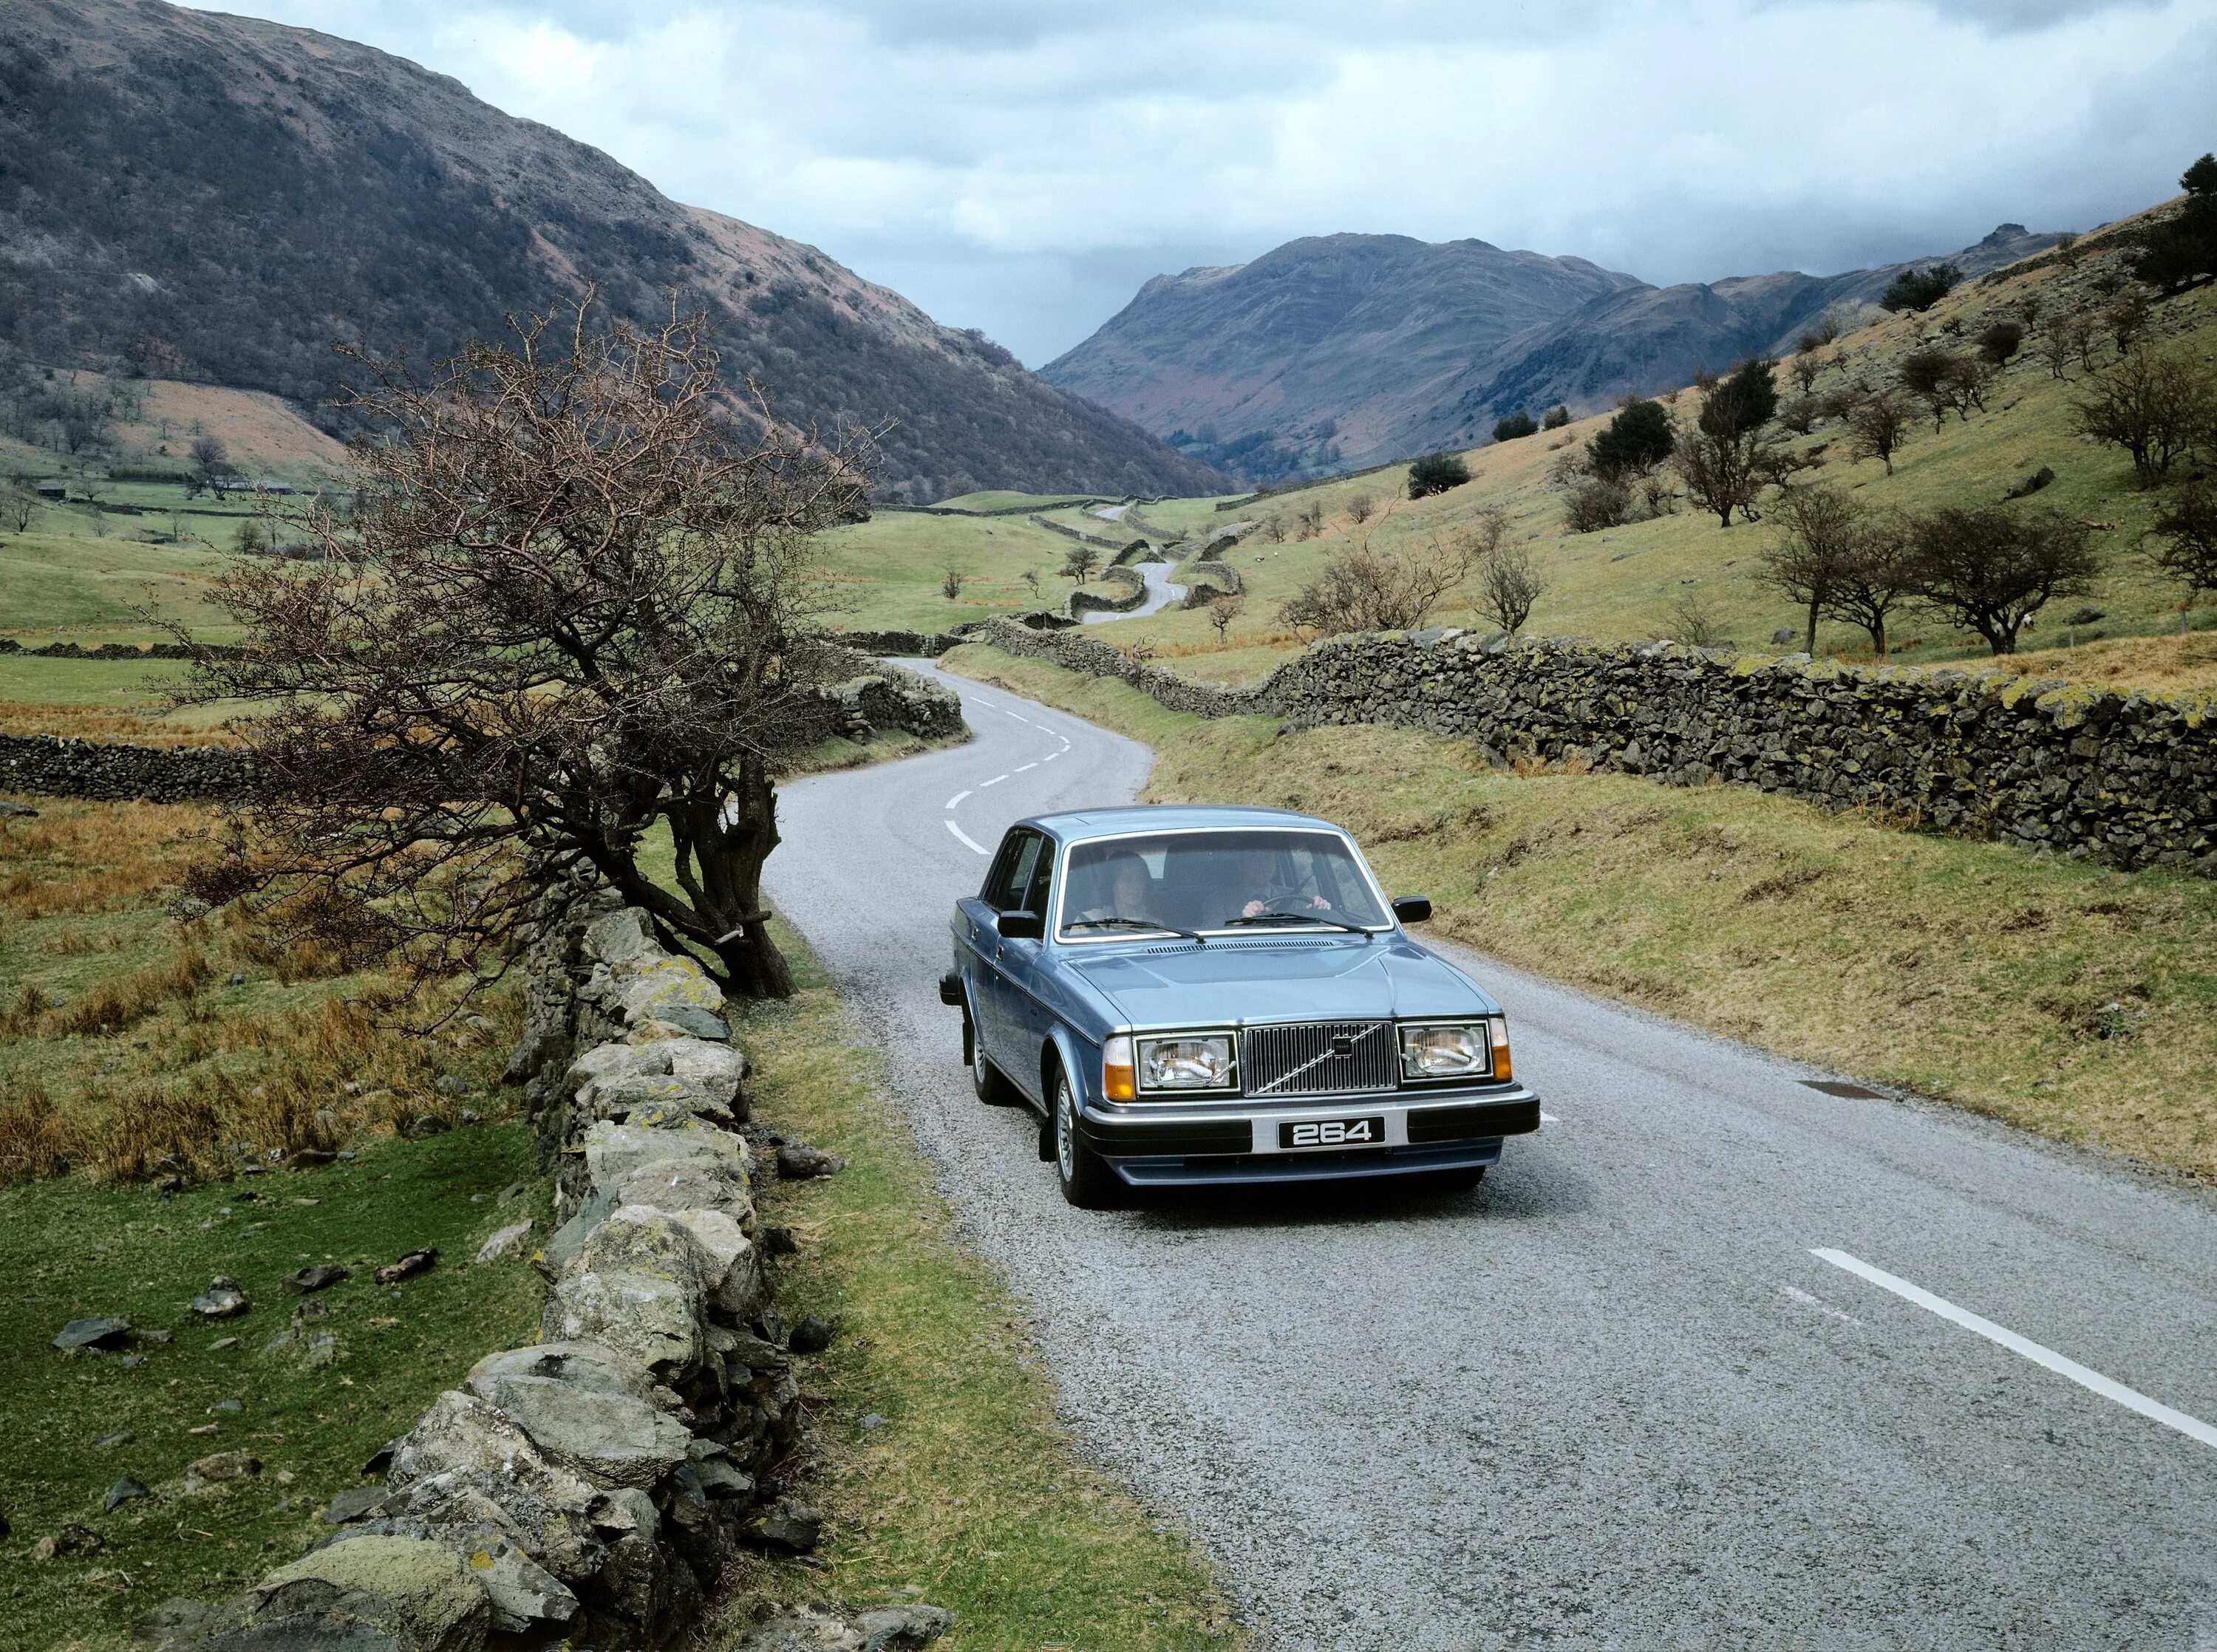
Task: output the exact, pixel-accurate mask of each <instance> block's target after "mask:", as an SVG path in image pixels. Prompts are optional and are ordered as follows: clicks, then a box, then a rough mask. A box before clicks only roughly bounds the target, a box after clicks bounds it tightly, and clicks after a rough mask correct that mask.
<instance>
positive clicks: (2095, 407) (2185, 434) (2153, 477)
mask: <svg viewBox="0 0 2217 1652" xmlns="http://www.w3.org/2000/svg"><path fill="white" fill-rule="evenodd" d="M2072 419H2073V421H2074V422H2076V423H2077V425H2078V428H2079V430H2080V431H2081V432H2082V433H2083V434H2084V435H2090V436H2092V437H2093V438H2094V439H2095V440H2096V441H2106V442H2111V443H2114V444H2115V446H2117V447H2122V448H2123V449H2124V450H2125V451H2126V452H2127V453H2130V454H2131V455H2132V456H2133V469H2134V472H2137V473H2138V475H2139V477H2140V484H2141V485H2142V486H2143V487H2152V486H2154V485H2155V484H2157V483H2158V482H2159V481H2161V480H2162V479H2163V478H2165V476H2167V475H2168V474H2170V472H2171V465H2173V464H2174V463H2175V462H2176V461H2177V459H2179V457H2180V456H2181V455H2182V454H2183V453H2186V452H2187V451H2188V450H2189V449H2190V448H2192V447H2194V446H2195V444H2196V443H2206V444H2208V445H2210V446H2211V447H2217V377H2213V375H2212V374H2211V373H2210V371H2209V370H2208V368H2207V367H2204V366H2203V365H2202V360H2201V357H2200V355H2199V354H2197V353H2196V352H2195V350H2194V349H2193V348H2191V347H2190V346H2189V345H2186V344H2148V345H2142V346H2140V347H2139V348H2134V349H2132V350H2128V351H2127V352H2126V353H2125V355H2124V356H2123V358H2122V359H2121V361H2118V362H2117V363H2116V364H2115V366H2113V367H2109V368H2108V369H2107V370H2106V371H2104V372H2103V373H2098V374H2097V375H2096V376H2095V377H2094V379H2092V380H2091V381H2090V383H2088V384H2087V385H2086V386H2085V387H2084V391H2082V392H2081V393H2080V395H2079V396H2078V398H2077V399H2076V400H2075V401H2074V402H2073V403H2072Z"/></svg>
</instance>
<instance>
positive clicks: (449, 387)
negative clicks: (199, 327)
mask: <svg viewBox="0 0 2217 1652" xmlns="http://www.w3.org/2000/svg"><path fill="white" fill-rule="evenodd" d="M514 326H515V336H514V338H513V339H512V340H511V341H509V342H507V343H505V344H491V343H484V344H473V345H472V346H470V347H469V348H466V349H465V350H464V351H463V352H462V353H461V354H460V355H458V356H456V357H454V359H453V360H451V361H447V362H444V363H442V364H441V365H440V366H439V367H436V368H435V370H434V371H433V373H432V374H431V376H430V377H429V379H428V380H419V379H417V378H415V377H414V376H413V375H412V374H411V373H408V372H407V370H406V369H405V368H404V367H400V366H398V365H396V364H392V363H380V362H369V363H366V364H365V365H366V366H367V368H368V371H369V373H370V374H371V379H372V382H371V385H370V387H369V388H368V389H367V390H366V391H362V392H361V393H360V394H359V395H357V396H355V398H353V400H352V402H351V405H352V406H354V407H355V408H356V409H358V410H360V411H361V413H362V414H363V415H364V416H365V422H367V423H370V424H371V425H372V426H373V427H374V428H378V429H380V430H382V431H385V432H387V433H389V434H388V435H386V436H384V437H382V438H381V439H380V440H378V441H374V442H370V443H367V444H365V445H364V446H362V447H361V448H359V449H357V452H356V465H357V466H358V469H359V470H360V472H361V483H362V486H361V492H360V495H359V498H360V503H359V505H358V506H357V509H356V511H355V521H354V524H353V527H352V528H351V530H349V529H345V528H342V527H340V526H339V525H338V524H337V523H336V522H334V521H331V520H330V519H329V518H328V517H324V516H317V517H312V518H311V519H310V520H309V521H306V522H305V523H304V524H302V526H303V527H305V528H306V531H307V532H309V533H311V534H312V536H313V538H314V539H315V541H316V545H317V549H318V551H319V552H321V553H322V554H321V556H320V558H318V559H316V560H314V561H312V562H309V563H306V564H301V563H295V562H287V561H281V560H276V559H273V558H258V557H256V558H238V559H236V560H234V561H233V562H232V563H231V564H229V565H228V566H227V567H226V568H225V570H224V571H223V573H222V575H221V576H220V578H219V581H218V582H217V584H216V587H215V590H214V598H215V601H216V602H217V603H218V604H219V606H220V607H223V608H224V609H225V611H226V612H227V613H229V614H230V615H231V616H232V618H233V619H234V620H236V621H237V622H238V625H239V626H240V628H241V630H242V632H244V638H245V646H244V649H243V650H241V651H240V652H239V653H238V655H236V656H216V655H213V654H211V653H209V652H207V650H200V651H198V652H197V654H196V656H195V668H194V675H193V678H192V681H191V685H190V687H189V689H188V692H187V693H186V695H185V696H184V697H185V698H186V699H187V700H188V702H191V703H199V704H210V703H213V702H217V701H227V702H238V701H244V702H245V703H247V704H248V705H250V706H254V707H256V708H257V711H256V714H255V716H254V717H253V718H252V720H251V721H250V723H249V724H248V725H247V727H248V730H249V734H250V739H251V743H252V744H253V747H254V750H255V755H256V769H255V773H256V782H255V784H256V791H255V793H254V795H253V796H252V798H251V799H250V801H249V803H248V804H246V805H245V807H244V810H243V811H241V812H240V813H238V815H236V816H234V817H233V819H232V830H231V832H230V835H229V836H228V838H227V840H226V851H225V854H224V856H223V858H222V859H221V860H220V861H219V863H217V864H214V865H212V866H206V867H203V868H202V869H201V871H200V872H199V873H197V874H196V876H195V878H194V880H193V884H194V892H195V893H196V894H200V895H201V896H203V897H206V898H209V899H212V900H224V899H229V898H232V897H237V896H240V895H244V894H247V893H250V892H251V891H256V890H264V891H283V892H287V893H289V894H290V895H292V896H293V900H292V901H291V902H290V903H288V906H289V909H291V910H293V911H295V912H298V913H300V914H303V915H305V919H306V922H310V923H311V924H312V927H313V928H314V930H315V932H316V933H318V934H320V935H323V936H326V937H330V938H331V939H333V940H336V941H337V942H338V943H339V944H341V945H343V947H344V948H345V949H346V950H347V951H348V952H349V953H352V954H356V955H362V956H376V955H380V954H384V955H395V956H398V958H400V959H403V960H404V961H405V962H406V963H408V964H409V965H412V966H413V967H414V968H416V969H417V970H418V971H422V972H423V973H430V972H434V971H444V970H445V969H448V968H452V967H454V966H456V965H460V966H464V967H479V968H483V967H485V966H486V965H489V964H492V963H495V962H497V959H500V958H502V957H503V956H504V955H505V949H506V948H508V947H509V946H510V945H511V944H512V942H513V940H514V939H515V937H516V926H517V925H518V923H519V922H521V920H522V918H523V917H524V915H525V914H526V911H527V909H528V906H529V903H530V902H531V899H532V897H533V895H534V888H533V885H532V884H531V881H530V879H529V878H528V876H527V869H526V854H525V852H526V851H536V852H537V853H539V854H542V855H545V856H547V857H551V858H552V859H553V860H556V861H558V862H564V861H566V862H572V863H577V864H580V865H582V866H586V867H589V868H590V869H591V870H592V871H593V872H596V873H598V874H599V875H600V877H601V878H604V879H605V880H606V881H607V883H608V885H609V886H611V887H612V888H613V889H614V891H616V892H617V893H618V894H619V895H620V896H621V897H622V899H623V900H624V901H625V902H626V903H627V904H630V905H633V906H636V907H639V909H642V910H643V911H645V913H646V915H647V916H648V919H649V921H650V922H652V925H653V927H654V928H655V930H656V932H657V934H658V938H660V939H661V940H663V941H664V944H665V945H668V946H672V947H676V946H681V945H682V946H689V947H691V948H693V949H695V950H696V951H697V952H699V953H700V954H701V955H702V956H704V957H707V958H713V959H716V960H717V964H716V965H715V966H714V967H715V970H716V973H717V974H718V975H719V977H720V978H721V979H722V981H723V982H724V983H725V986H726V990H728V991H731V992H732V993H735V994H738V995H742V996H785V995H787V994H788V993H789V992H790V991H791V990H792V977H791V976H790V974H789V972H788V971H787V967H786V965H785V961H784V959H783V958H782V957H781V955H780V953H779V952H778V949H777V946H776V944H775V941H774V940H772V939H771V937H770V934H769V912H768V911H767V910H766V909H764V907H763V899H762V891H761V875H762V866H763V860H764V859H765V858H766V857H767V856H768V855H769V853H770V851H771V849H772V848H774V847H775V844H776V843H777V841H778V830H777V800H776V794H775V790H774V786H775V780H776V777H777V774H778V773H779V771H780V769H781V767H783V766H784V765H786V764H787V763H789V762H790V761H793V760H794V758H795V757H796V756H797V755H799V754H800V752H802V751H804V750H806V749H808V748H809V747H811V746H812V745H814V744H815V743H818V741H820V740H821V739H822V738H823V737H824V735H825V734H826V733H828V732H831V731H832V730H834V729H836V726H837V724H836V721H835V720H834V719H833V715H832V712H831V708H830V706H829V704H828V702H827V699H826V696H825V693H824V690H825V688H826V687H828V686H829V685H830V684H831V683H832V682H834V681H837V680H838V678H839V677H841V676H843V675H845V672H846V670H847V669H848V668H847V665H846V664H845V663H844V661H845V656H844V652H843V650H839V649H837V648H834V647H831V646H829V645H828V644H826V643H825V642H824V639H823V637H822V634H821V631H820V629H819V626H818V615H819V614H820V613H821V612H822V611H823V610H824V607H827V606H828V603H827V601H826V593H827V589H828V588H827V587H826V586H825V585H824V583H823V580H822V577H821V575H820V573H819V572H818V570H817V569H816V567H815V546H816V543H817V539H818V535H819V534H820V533H823V532H824V531H825V530H827V529H829V528H831V527H834V526H836V525H837V524H838V523H840V522H843V521H852V520H855V517H856V516H857V515H858V514H859V512H860V511H861V509H864V501H866V500H867V498H868V482H869V474H870V457H871V453H872V451H873V444H872V442H871V441H870V439H869V437H868V435H840V436H833V437H825V436H821V435H818V433H815V432H812V431H806V430H794V429H793V428H790V427H788V426H786V425H782V424H780V423H779V422H776V421H775V418H774V417H773V416H771V413H770V410H769V408H768V407H766V406H763V405H762V404H759V403H757V404H756V407H755V408H754V409H753V414H754V416H753V417H752V418H751V419H750V420H749V422H748V423H747V425H746V426H744V428H743V427H740V426H738V425H737V424H736V423H734V422H732V421H731V420H729V419H728V418H727V417H726V415H725V413H724V411H723V408H724V406H725V399H724V392H723V390H722V386H721V385H720V383H719V377H718V371H717V369H718V358H717V355H716V353H715V351H714V350H713V348H711V347H710V345H709V343H708V342H707V340H708V335H707V325H706V323H705V320H704V319H703V318H702V317H697V316H696V317H673V318H672V319H671V320H670V322H669V323H667V324H664V326H662V327H661V328H659V329H658V330H639V329H636V328H633V327H632V326H631V325H629V324H626V323H621V322H619V323H617V324H614V326H613V327H612V328H610V329H608V330H605V331H602V330H596V328H595V327H594V326H593V325H591V312H590V310H589V309H588V308H586V307H585V306H582V305H581V306H580V307H579V308H578V309H577V311H575V312H574V313H572V314H555V313H549V314H545V315H538V316H527V317H522V318H521V319H519V320H517V321H516V323H515V324H514ZM172 632H173V634H175V635H176V636H177V637H178V638H179V640H181V641H186V640H188V638H186V636H185V633H184V632H182V629H180V628H177V627H172ZM658 843H659V844H661V845H664V846H665V847H664V848H662V850H661V853H663V854H672V853H673V852H674V862H673V865H674V871H673V872H671V873H670V874H666V875H664V876H657V875H656V874H655V873H654V872H652V870H651V866H652V860H651V859H650V857H652V856H653V855H655V854H656V853H657V850H656V846H657V844H658Z"/></svg>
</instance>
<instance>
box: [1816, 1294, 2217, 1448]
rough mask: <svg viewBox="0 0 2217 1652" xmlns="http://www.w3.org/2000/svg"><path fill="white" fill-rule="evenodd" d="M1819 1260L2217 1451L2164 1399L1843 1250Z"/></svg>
mask: <svg viewBox="0 0 2217 1652" xmlns="http://www.w3.org/2000/svg"><path fill="white" fill-rule="evenodd" d="M1809 1254H1811V1255H1812V1256H1814V1257H1816V1258H1817V1259H1818V1260H1819V1261H1826V1262H1830V1263H1831V1265H1832V1266H1833V1267H1839V1268H1845V1269H1846V1270H1847V1271H1848V1272H1849V1273H1852V1274H1854V1275H1856V1278H1858V1279H1868V1280H1869V1281H1870V1282H1871V1283H1872V1284H1873V1285H1877V1286H1878V1287H1879V1288H1880V1290H1882V1291H1893V1294H1894V1295H1895V1296H1897V1297H1899V1298H1901V1299H1902V1300H1903V1301H1904V1302H1913V1303H1915V1304H1917V1306H1918V1307H1919V1308H1922V1309H1924V1310H1925V1311H1926V1312H1927V1313H1933V1314H1937V1315H1939V1316H1940V1317H1941V1318H1942V1319H1944V1320H1948V1321H1949V1322H1952V1323H1954V1324H1957V1325H1960V1326H1961V1327H1962V1328H1964V1329H1965V1330H1967V1331H1972V1332H1975V1333H1976V1334H1977V1335H1980V1336H1983V1337H1985V1339H1986V1341H1989V1342H1994V1343H1998V1344H1999V1345H2000V1346H2001V1347H2004V1348H2007V1349H2008V1350H2009V1351H2010V1353H2021V1354H2022V1355H2023V1356H2024V1357H2025V1358H2026V1359H2029V1360H2031V1361H2032V1363H2033V1364H2035V1365H2045V1366H2046V1367H2047V1369H2048V1370H2050V1371H2052V1372H2054V1373H2055V1374H2056V1375H2057V1376H2059V1377H2067V1378H2070V1379H2071V1380H2072V1382H2074V1383H2076V1384H2078V1386H2079V1387H2081V1388H2084V1389H2089V1390H2092V1391H2093V1392H2094V1393H2097V1394H2099V1395H2100V1396H2102V1397H2103V1399H2105V1400H2114V1401H2115V1402H2117V1403H2118V1404H2119V1405H2121V1406H2123V1407H2124V1408H2125V1409H2127V1411H2137V1412H2139V1413H2140V1415H2142V1416H2144V1417H2146V1418H2148V1419H2149V1420H2150V1421H2154V1422H2159V1423H2161V1424H2162V1425H2163V1426H2164V1427H2166V1428H2175V1429H2177V1431H2178V1432H2179V1433H2182V1434H2184V1435H2185V1436H2186V1437H2187V1438H2188V1439H2198V1440H2200V1441H2201V1442H2202V1444H2203V1445H2208V1446H2211V1447H2217V1428H2212V1427H2210V1426H2209V1425H2208V1423H2206V1422H2203V1421H2200V1420H2199V1419H2198V1418H2195V1417H2189V1416H2188V1415H2186V1413H2184V1412H2183V1411H2174V1410H2172V1409H2171V1408H2170V1407H2169V1406H2167V1405H2165V1404H2164V1403H2163V1402H2161V1401H2159V1400H2152V1399H2150V1398H2148V1396H2146V1395H2145V1394H2143V1393H2140V1391H2139V1390H2136V1389H2130V1388H2127V1387H2126V1386H2125V1385H2124V1384H2122V1383H2120V1382H2116V1381H2114V1380H2112V1379H2111V1378H2107V1377H2104V1376H2103V1375H2102V1373H2101V1372H2098V1371H2090V1370H2088V1369H2087V1368H2086V1367H2085V1366H2084V1365H2080V1364H2079V1363H2078V1361H2077V1360H2076V1359H2066V1358H2065V1357H2064V1356H2063V1355H2062V1354H2060V1353H2056V1352H2055V1350H2054V1349H2053V1348H2044V1347H2041V1346H2040V1344H2039V1343H2037V1342H2035V1341H2032V1340H2031V1339H2030V1338H2029V1337H2023V1336H2019V1335H2017V1334H2016V1332H2015V1331H2012V1330H2010V1328H2008V1327H2006V1326H2003V1325H1997V1324H1995V1323H1994V1322H1993V1321H1992V1320H1991V1319H1981V1318H1980V1317H1979V1316H1978V1315H1976V1314H1974V1313H1973V1312H1972V1311H1971V1310H1969V1309H1967V1308H1958V1307H1957V1306H1956V1305H1955V1304H1954V1303H1952V1302H1950V1301H1948V1299H1947V1298H1945V1297H1936V1296H1934V1295H1933V1294H1932V1293H1931V1292H1930V1291H1927V1290H1925V1289H1924V1288H1923V1287H1922V1286H1920V1285H1911V1283H1910V1282H1909V1281H1908V1280H1907V1279H1898V1278H1896V1277H1895V1276H1894V1275H1893V1274H1891V1273H1887V1271H1886V1270H1885V1269H1884V1268H1882V1267H1872V1266H1871V1265H1870V1264H1869V1263H1868V1262H1866V1261H1860V1260H1859V1259H1857V1258H1856V1257H1853V1256H1850V1255H1849V1254H1848V1253H1847V1252H1845V1251H1844V1250H1812V1251H1811V1252H1810V1253H1809Z"/></svg>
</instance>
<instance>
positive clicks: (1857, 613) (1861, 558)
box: [1825, 511, 1913, 660]
mask: <svg viewBox="0 0 2217 1652" xmlns="http://www.w3.org/2000/svg"><path fill="white" fill-rule="evenodd" d="M1912 572H1913V547H1912V546H1911V539H1910V533H1909V527H1908V524H1907V523H1906V522H1905V521H1903V520H1902V519H1901V518H1900V517H1899V516H1898V515H1894V514H1893V513H1891V512H1887V511H1873V512H1871V513H1869V514H1868V515H1867V516H1866V517H1865V519H1864V521H1863V522H1862V530H1861V532H1859V533H1857V534H1856V546H1855V550H1854V553H1853V554H1852V555H1851V556H1850V557H1849V558H1848V559H1847V561H1846V563H1845V564H1843V565H1842V566H1841V567H1839V568H1837V569H1836V570H1834V573H1833V576H1832V582H1831V590H1830V591H1829V592H1828V594H1827V595H1826V597H1825V613H1826V615H1827V616H1829V617H1830V618H1831V619H1834V620H1843V621H1845V622H1846V623H1847V624H1849V625H1853V626H1862V628H1863V630H1864V631H1865V632H1868V634H1869V636H1870V639H1871V651H1872V652H1873V653H1874V654H1876V655H1877V656H1879V658H1880V659H1881V660H1883V659H1885V658H1886V657H1887V620H1890V619H1891V618H1893V613H1894V611H1895V610H1896V609H1898V608H1899V607H1901V606H1902V604H1903V603H1905V602H1906V601H1908V600H1909V595H1910V590H1911V585H1912V583H1913V581H1912V578H1911V575H1912Z"/></svg>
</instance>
